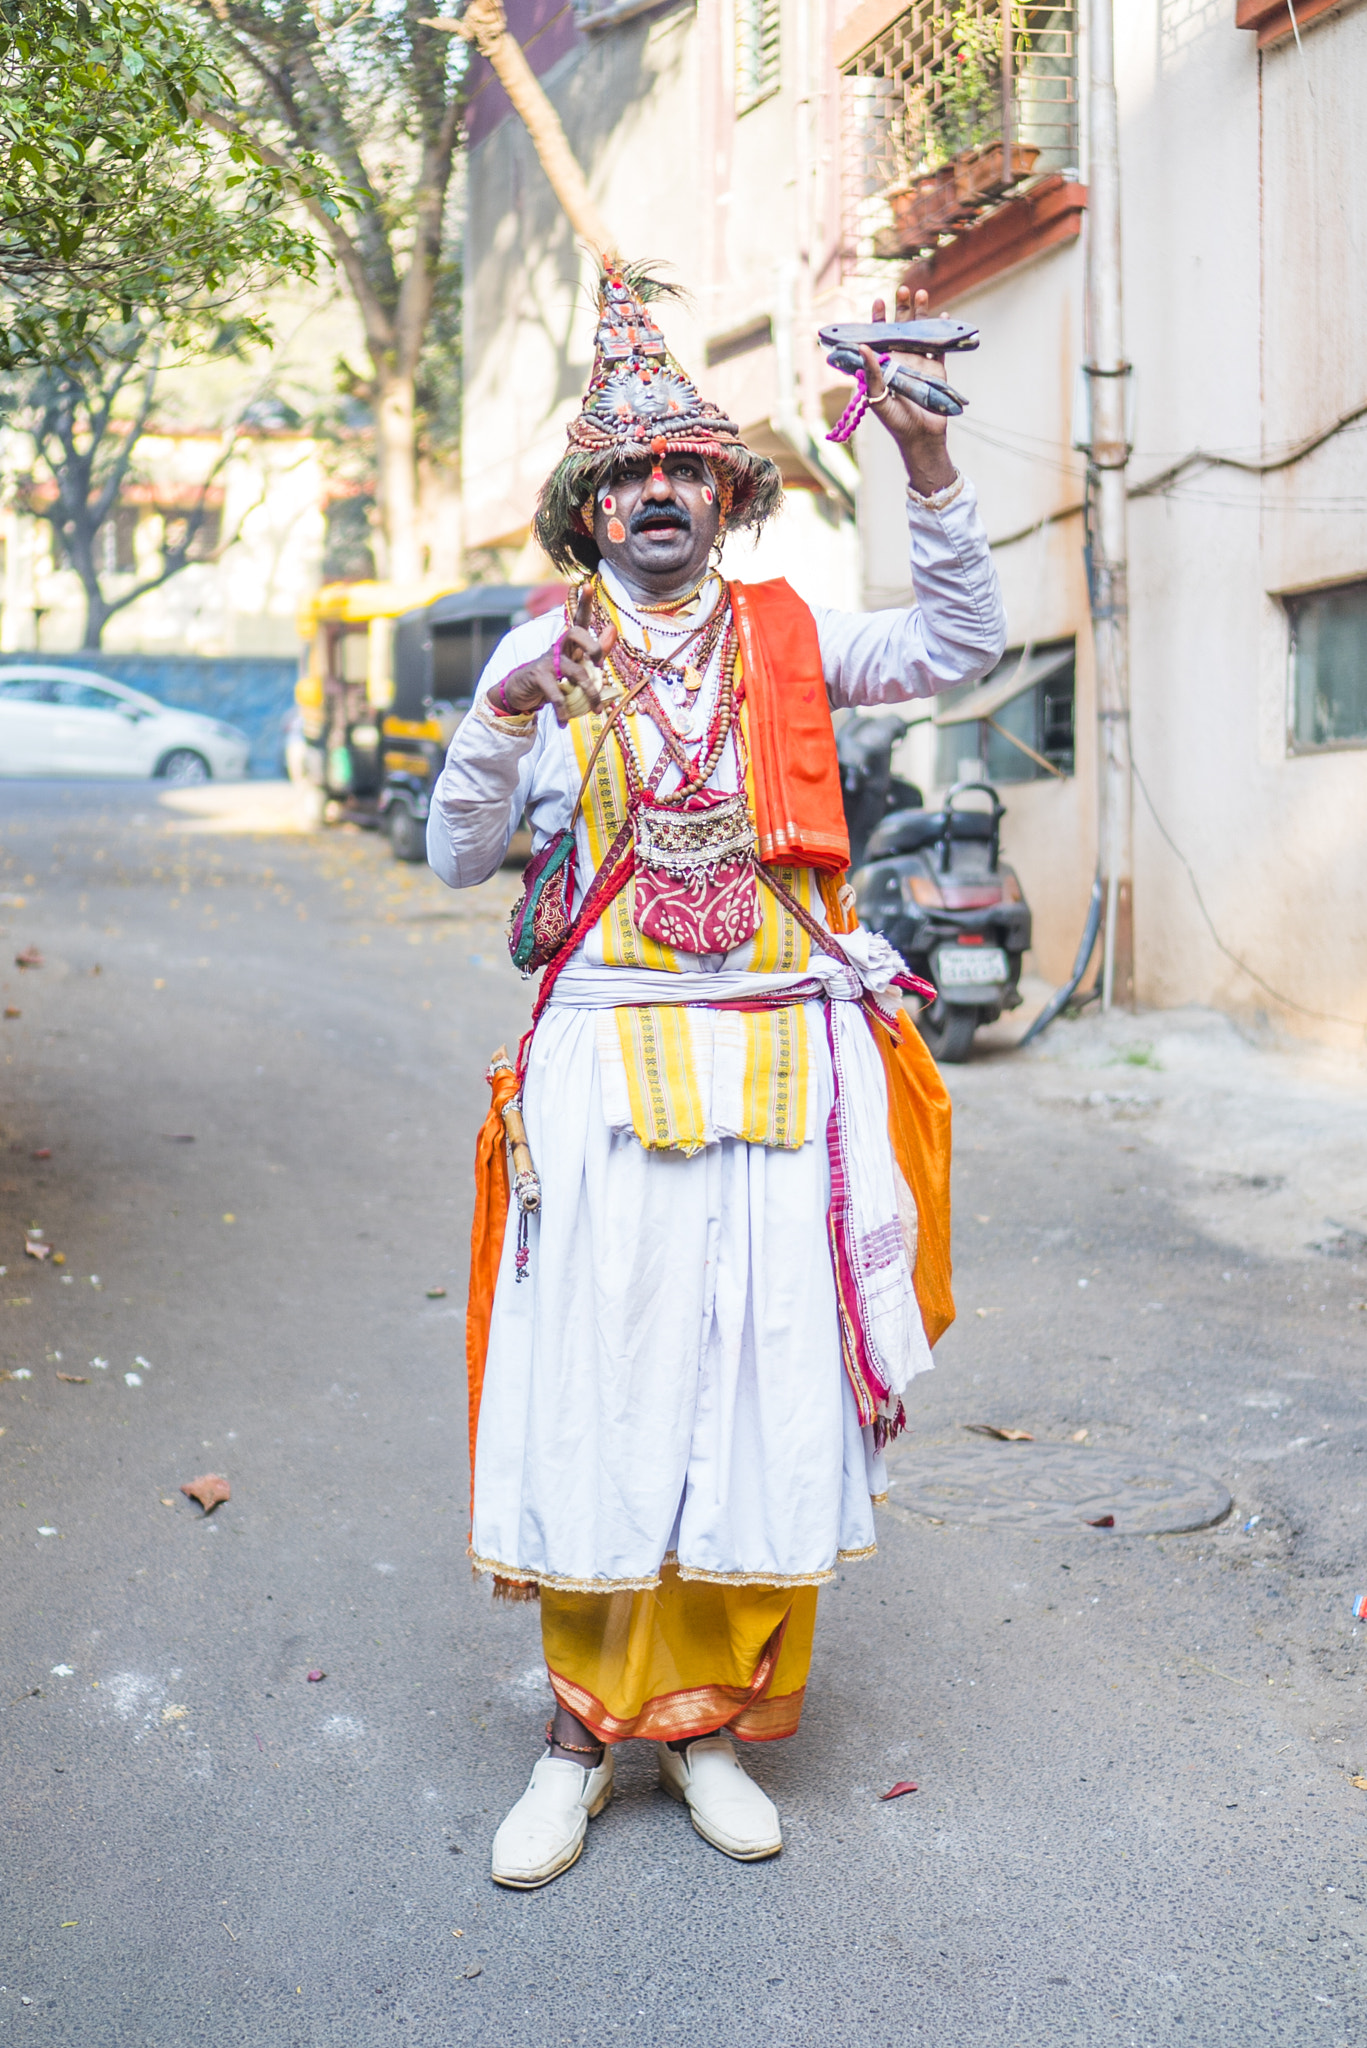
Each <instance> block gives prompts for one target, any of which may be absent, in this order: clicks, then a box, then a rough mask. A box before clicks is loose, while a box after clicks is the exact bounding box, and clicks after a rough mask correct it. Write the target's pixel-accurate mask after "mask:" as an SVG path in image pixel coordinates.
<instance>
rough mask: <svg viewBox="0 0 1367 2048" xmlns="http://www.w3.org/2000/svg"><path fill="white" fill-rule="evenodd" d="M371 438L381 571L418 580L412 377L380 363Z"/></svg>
mask: <svg viewBox="0 0 1367 2048" xmlns="http://www.w3.org/2000/svg"><path fill="white" fill-rule="evenodd" d="M375 393H376V405H375V438H376V443H377V451H376V452H377V456H378V464H377V466H378V471H379V493H378V495H379V510H380V524H381V530H382V531H383V533H384V538H385V557H386V559H385V567H384V573H385V575H386V577H387V578H388V579H389V581H390V582H391V583H408V584H416V583H420V582H421V581H422V574H423V559H422V556H423V549H422V540H421V536H420V534H419V531H418V493H417V436H416V433H415V431H414V424H413V379H412V377H411V376H407V377H406V376H403V375H402V374H400V373H399V372H398V371H396V370H394V369H393V368H392V366H391V365H389V364H385V363H378V364H376V368H375Z"/></svg>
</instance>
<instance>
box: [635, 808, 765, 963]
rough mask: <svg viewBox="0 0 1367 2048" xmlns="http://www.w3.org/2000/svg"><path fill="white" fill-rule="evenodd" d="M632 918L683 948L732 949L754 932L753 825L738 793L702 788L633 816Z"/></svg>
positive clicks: (757, 915)
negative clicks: (678, 801)
mask: <svg viewBox="0 0 1367 2048" xmlns="http://www.w3.org/2000/svg"><path fill="white" fill-rule="evenodd" d="M633 822H634V841H635V854H636V859H635V885H636V886H635V899H634V903H633V911H632V914H633V919H634V922H635V924H636V928H637V930H638V931H639V932H641V933H642V934H643V935H644V937H646V938H648V939H655V940H657V941H658V942H659V943H660V944H661V945H663V946H670V947H672V948H673V949H674V950H675V951H677V952H680V953H729V952H730V951H731V949H732V947H733V946H740V945H743V944H744V942H745V941H746V940H747V939H752V938H753V937H754V935H755V933H756V932H757V931H758V930H759V927H760V922H761V910H760V900H759V884H758V882H757V881H756V879H755V844H756V842H755V828H754V826H753V824H752V823H751V822H750V810H749V806H748V804H747V803H746V800H745V793H744V791H743V790H738V791H733V792H730V793H727V792H724V791H721V790H701V791H699V792H698V793H697V794H696V795H694V796H692V797H690V798H689V800H688V801H687V803H685V804H655V803H650V802H646V803H643V804H641V805H640V806H639V808H638V809H637V810H636V812H635V814H634V821H633Z"/></svg>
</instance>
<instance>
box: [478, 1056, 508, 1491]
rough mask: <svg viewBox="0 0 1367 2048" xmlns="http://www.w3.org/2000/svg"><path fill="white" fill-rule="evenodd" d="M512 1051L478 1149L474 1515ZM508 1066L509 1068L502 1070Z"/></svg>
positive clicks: (493, 1082) (495, 1081) (494, 1088)
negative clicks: (480, 1412) (476, 1443)
mask: <svg viewBox="0 0 1367 2048" xmlns="http://www.w3.org/2000/svg"><path fill="white" fill-rule="evenodd" d="M507 1057H508V1054H507V1048H506V1047H505V1046H500V1047H499V1050H498V1051H497V1052H496V1053H495V1054H494V1061H493V1063H491V1065H490V1067H489V1071H488V1073H487V1074H486V1075H485V1079H486V1080H487V1081H488V1083H489V1092H490V1096H491V1098H492V1099H491V1101H490V1104H489V1114H488V1116H486V1117H485V1119H484V1122H483V1123H482V1124H481V1125H480V1130H479V1141H478V1143H477V1144H476V1146H475V1216H474V1221H473V1223H472V1224H471V1226H470V1293H469V1298H468V1300H467V1303H466V1309H465V1377H466V1384H467V1388H468V1391H469V1397H470V1510H471V1513H472V1514H473V1512H474V1500H475V1439H476V1436H477V1435H478V1433H479V1404H480V1398H481V1396H482V1395H483V1392H484V1362H485V1359H486V1358H487V1357H488V1353H489V1324H490V1321H491V1320H492V1317H493V1312H494V1288H495V1286H496V1284H497V1282H498V1268H499V1261H500V1260H501V1258H502V1256H503V1238H504V1233H505V1232H506V1230H507V1227H508V1203H509V1200H510V1196H509V1189H508V1144H507V1135H506V1133H505V1131H504V1128H503V1110H504V1106H505V1104H507V1103H509V1102H511V1101H512V1099H513V1097H514V1096H515V1095H516V1094H517V1074H516V1073H515V1071H514V1069H513V1068H512V1067H511V1066H509V1065H507V1064H506V1062H507ZM500 1060H502V1061H503V1062H504V1063H505V1064H503V1065H502V1066H500V1065H498V1064H497V1062H498V1061H500Z"/></svg>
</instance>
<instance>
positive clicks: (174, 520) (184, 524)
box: [162, 505, 223, 562]
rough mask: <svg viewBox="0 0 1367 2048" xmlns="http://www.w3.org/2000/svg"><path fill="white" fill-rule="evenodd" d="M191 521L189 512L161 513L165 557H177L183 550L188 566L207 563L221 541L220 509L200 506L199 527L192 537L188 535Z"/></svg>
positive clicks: (221, 522)
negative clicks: (174, 555) (195, 563)
mask: <svg viewBox="0 0 1367 2048" xmlns="http://www.w3.org/2000/svg"><path fill="white" fill-rule="evenodd" d="M191 517H192V515H191V514H190V513H188V512H163V514H162V536H163V538H162V545H163V546H164V548H165V549H166V552H167V554H168V555H169V554H178V553H179V552H180V550H181V549H182V548H184V550H185V559H186V561H187V562H210V561H212V560H213V558H214V556H215V555H216V554H217V552H218V549H219V547H220V546H221V545H222V541H223V508H222V507H221V506H220V505H204V506H201V507H200V508H199V523H198V525H197V526H196V527H195V530H194V532H193V533H191V532H190V525H191ZM187 536H188V539H187Z"/></svg>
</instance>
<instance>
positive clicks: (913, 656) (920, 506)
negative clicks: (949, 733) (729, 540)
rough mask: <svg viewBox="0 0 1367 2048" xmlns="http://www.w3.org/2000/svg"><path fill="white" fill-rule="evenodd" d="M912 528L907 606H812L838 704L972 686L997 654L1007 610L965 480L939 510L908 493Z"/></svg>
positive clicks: (880, 701)
mask: <svg viewBox="0 0 1367 2048" xmlns="http://www.w3.org/2000/svg"><path fill="white" fill-rule="evenodd" d="M907 524H908V526H909V527H910V529H911V575H912V581H913V583H914V585H915V588H916V599H917V601H916V603H915V604H914V605H913V606H912V607H911V608H910V609H909V610H906V611H882V612H842V611H833V610H830V609H828V608H827V607H826V606H824V605H814V606H813V607H812V609H813V612H814V613H815V616H816V623H817V633H818V636H819V638H820V641H821V665H822V668H823V670H824V672H825V677H826V690H827V693H828V695H829V697H830V700H831V704H832V707H833V708H834V709H836V710H839V709H841V708H842V707H843V706H847V705H854V704H900V703H903V702H905V701H906V699H907V698H909V697H933V696H935V695H937V694H938V692H939V691H941V690H952V689H954V688H955V687H956V686H957V685H958V684H960V683H976V682H977V681H979V679H980V678H981V677H983V676H985V675H986V674H987V673H988V671H989V670H990V669H993V668H995V667H996V665H997V663H998V662H999V661H1000V660H1001V657H1002V653H1003V650H1004V649H1005V646H1006V612H1005V609H1004V607H1003V605H1002V596H1001V588H1000V585H999V584H998V582H997V571H996V567H995V565H994V563H993V561H992V551H991V549H990V548H989V546H988V544H987V535H986V533H985V532H984V531H983V523H982V520H981V519H980V518H979V516H978V497H977V493H976V491H975V490H974V488H973V486H972V484H971V483H970V482H969V481H968V479H967V478H966V477H965V478H964V479H963V480H962V487H961V489H960V490H959V491H958V493H957V495H956V496H955V498H954V500H953V502H952V503H951V504H949V505H947V506H946V507H945V508H944V510H943V511H937V510H935V509H934V506H933V503H931V502H927V501H926V500H924V499H920V498H917V497H916V496H914V495H913V494H912V493H910V492H908V494H907Z"/></svg>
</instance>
